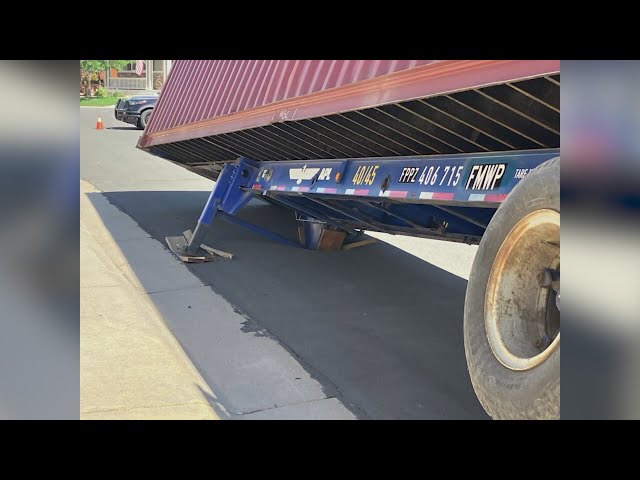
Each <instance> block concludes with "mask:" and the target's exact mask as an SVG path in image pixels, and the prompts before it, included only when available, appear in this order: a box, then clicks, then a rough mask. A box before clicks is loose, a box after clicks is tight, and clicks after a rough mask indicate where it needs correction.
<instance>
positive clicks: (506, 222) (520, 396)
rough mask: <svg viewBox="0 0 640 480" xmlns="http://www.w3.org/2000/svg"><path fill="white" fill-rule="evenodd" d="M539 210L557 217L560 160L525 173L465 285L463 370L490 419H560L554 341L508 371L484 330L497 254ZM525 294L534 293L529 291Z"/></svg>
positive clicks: (500, 211)
mask: <svg viewBox="0 0 640 480" xmlns="http://www.w3.org/2000/svg"><path fill="white" fill-rule="evenodd" d="M542 209H548V210H553V211H555V212H558V214H559V212H560V158H555V159H552V160H549V161H547V162H545V163H543V164H542V165H540V166H538V167H537V168H536V169H535V170H533V171H531V172H530V173H529V174H528V175H527V176H526V177H525V178H523V179H522V180H521V181H520V182H519V183H518V185H516V187H515V188H514V189H513V190H512V192H511V193H510V194H509V196H508V197H507V198H506V199H505V201H504V202H503V203H502V205H500V207H499V208H498V210H497V211H496V213H495V215H494V217H493V219H492V220H491V222H490V224H489V225H488V227H487V230H486V232H485V235H484V237H483V239H482V241H481V243H480V246H479V248H478V252H477V253H476V257H475V260H474V262H473V267H472V270H471V275H470V277H469V282H468V285H467V294H466V300H465V307H464V346H465V355H466V357H467V366H468V369H469V375H470V377H471V383H472V384H473V388H474V390H475V392H476V395H477V397H478V399H479V400H480V403H481V404H482V406H483V407H484V409H485V410H486V411H487V413H488V414H489V415H490V416H491V417H492V418H494V419H558V418H559V417H560V345H559V338H558V341H557V347H556V348H555V349H554V350H552V353H551V354H550V355H549V356H548V357H547V358H546V359H545V360H544V361H543V362H542V363H540V364H539V365H537V366H535V367H533V368H531V369H528V370H514V369H510V368H507V367H506V366H504V365H503V363H501V362H500V361H498V359H497V357H496V355H494V352H493V350H492V348H491V345H490V343H489V339H488V334H487V328H486V326H485V297H486V292H487V285H488V280H489V276H490V273H491V270H492V267H493V264H494V261H495V259H496V256H497V254H498V251H499V250H500V248H501V246H502V244H503V242H504V240H505V238H506V237H507V236H508V235H509V234H510V232H511V231H512V229H513V228H514V226H516V224H518V222H520V221H521V220H522V219H523V218H524V217H525V216H527V215H529V214H531V213H532V212H536V211H540V210H542ZM558 219H559V217H558ZM558 221H559V220H558ZM558 245H559V244H558ZM558 255H559V254H558ZM543 268H544V267H541V270H542V269H543ZM526 295H529V293H526ZM531 295H537V294H536V292H535V291H534V292H531ZM509 308H511V306H510V307H509ZM516 308H517V307H516ZM558 335H559V334H558ZM550 351H551V350H550Z"/></svg>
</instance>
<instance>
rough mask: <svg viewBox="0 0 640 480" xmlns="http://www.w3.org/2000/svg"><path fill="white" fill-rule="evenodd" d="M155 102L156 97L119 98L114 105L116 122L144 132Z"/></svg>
mask: <svg viewBox="0 0 640 480" xmlns="http://www.w3.org/2000/svg"><path fill="white" fill-rule="evenodd" d="M157 101H158V96H157V95H136V96H135V97H130V98H121V99H120V100H118V103H116V108H115V116H116V120H120V121H121V122H126V123H131V124H133V125H135V126H136V127H138V128H139V129H141V130H144V129H145V128H146V126H147V123H149V118H150V117H151V112H153V107H155V105H156V102H157Z"/></svg>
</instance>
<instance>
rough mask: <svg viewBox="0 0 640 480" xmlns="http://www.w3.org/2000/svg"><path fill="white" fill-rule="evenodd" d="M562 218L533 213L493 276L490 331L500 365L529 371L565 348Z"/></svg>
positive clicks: (509, 240)
mask: <svg viewBox="0 0 640 480" xmlns="http://www.w3.org/2000/svg"><path fill="white" fill-rule="evenodd" d="M559 272H560V214H559V213H558V212H556V211H553V210H549V209H543V210H537V211H535V212H532V213H530V214H529V215H527V216H526V217H524V218H523V219H522V220H520V221H519V222H518V223H517V224H516V225H515V227H513V229H512V230H511V232H509V234H508V235H507V237H506V238H505V240H504V242H503V243H502V245H501V246H500V249H499V250H498V254H497V255H496V259H495V261H494V263H493V267H492V269H491V272H490V274H489V281H488V283H487V291H486V297H485V328H486V332H487V338H488V341H489V345H490V347H491V350H492V351H493V354H494V355H495V357H496V359H497V360H498V361H499V362H500V363H501V364H502V365H504V366H505V367H507V368H509V369H511V370H518V371H521V370H529V369H531V368H534V367H536V366H538V365H540V364H541V363H542V362H544V361H545V360H546V359H547V358H548V357H549V356H550V355H551V354H552V353H553V352H554V351H555V350H556V348H557V347H558V345H559V344H560V311H559V298H560V295H559V291H560V286H559V283H560V277H559Z"/></svg>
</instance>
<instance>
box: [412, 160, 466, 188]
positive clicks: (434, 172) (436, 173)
mask: <svg viewBox="0 0 640 480" xmlns="http://www.w3.org/2000/svg"><path fill="white" fill-rule="evenodd" d="M463 168H464V165H458V166H455V165H454V166H453V167H452V166H450V165H445V166H444V167H442V165H438V166H435V165H431V166H430V167H424V169H423V170H422V173H421V174H420V178H419V179H418V183H419V184H420V185H436V183H437V184H438V185H439V186H440V185H444V186H447V187H455V186H456V185H458V182H459V181H460V176H461V174H462V169H463ZM438 180H439V181H438Z"/></svg>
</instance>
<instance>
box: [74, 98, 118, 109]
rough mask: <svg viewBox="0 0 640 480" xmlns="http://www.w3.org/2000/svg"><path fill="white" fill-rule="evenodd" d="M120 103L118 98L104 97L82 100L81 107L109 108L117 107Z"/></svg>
mask: <svg viewBox="0 0 640 480" xmlns="http://www.w3.org/2000/svg"><path fill="white" fill-rule="evenodd" d="M117 102H118V97H102V98H90V99H88V100H87V99H86V98H82V97H81V98H80V106H81V107H83V106H87V107H98V106H100V107H108V106H109V105H115V104H116V103H117Z"/></svg>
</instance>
